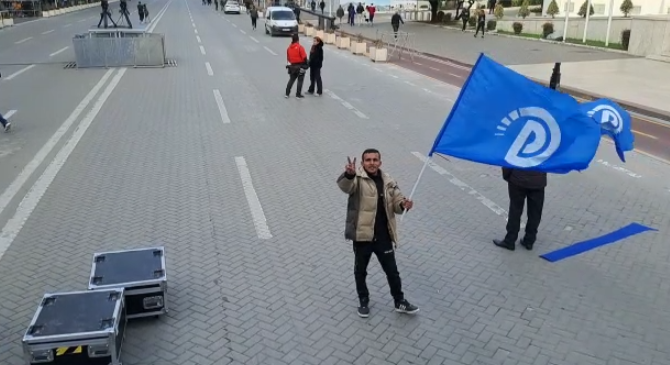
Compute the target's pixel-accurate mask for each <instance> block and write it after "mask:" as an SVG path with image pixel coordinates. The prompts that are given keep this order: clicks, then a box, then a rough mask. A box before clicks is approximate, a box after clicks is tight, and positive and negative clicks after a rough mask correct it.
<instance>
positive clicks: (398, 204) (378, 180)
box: [337, 149, 419, 318]
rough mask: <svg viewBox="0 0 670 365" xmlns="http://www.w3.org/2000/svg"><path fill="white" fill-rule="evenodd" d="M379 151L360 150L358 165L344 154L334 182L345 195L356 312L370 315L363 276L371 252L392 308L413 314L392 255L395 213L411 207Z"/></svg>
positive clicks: (394, 241)
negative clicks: (361, 151)
mask: <svg viewBox="0 0 670 365" xmlns="http://www.w3.org/2000/svg"><path fill="white" fill-rule="evenodd" d="M381 165H382V160H381V154H380V153H379V151H378V150H376V149H367V150H365V151H363V155H362V163H361V167H360V168H357V167H356V158H354V159H353V160H352V159H351V158H347V164H346V165H345V167H344V172H343V173H342V174H341V175H340V176H339V177H338V178H337V185H338V187H339V188H340V190H342V191H343V192H344V193H346V194H348V195H349V199H348V201H347V218H346V226H345V231H344V237H345V238H346V239H347V240H350V241H353V250H354V257H355V258H354V278H355V280H356V292H357V294H358V299H359V307H358V315H359V316H361V317H363V318H366V317H368V316H369V315H370V308H369V304H370V293H369V291H368V287H367V284H366V283H365V279H366V277H367V268H368V264H369V263H370V259H371V258H372V254H375V256H377V260H378V261H379V264H380V265H381V267H382V269H383V270H384V273H385V274H386V279H387V281H388V284H389V287H390V289H391V295H392V296H393V301H394V304H395V310H396V311H397V312H401V313H409V314H414V313H416V312H418V311H419V308H418V307H416V306H414V305H412V304H410V303H409V302H408V301H407V299H405V295H404V294H403V292H402V282H401V280H400V273H398V266H397V264H396V259H395V249H396V247H397V243H398V234H397V231H396V230H397V228H396V227H397V226H396V220H395V216H396V214H402V213H404V212H406V211H408V210H410V209H412V206H413V203H412V201H411V200H409V199H407V198H405V196H404V195H403V194H402V192H401V191H400V188H399V187H398V184H397V183H396V182H395V180H394V179H393V178H392V177H391V176H390V175H389V174H387V173H384V172H382V170H381V169H380V167H381Z"/></svg>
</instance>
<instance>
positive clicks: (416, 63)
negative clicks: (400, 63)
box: [414, 62, 423, 66]
mask: <svg viewBox="0 0 670 365" xmlns="http://www.w3.org/2000/svg"><path fill="white" fill-rule="evenodd" d="M414 64H415V65H419V66H423V64H421V63H418V62H414Z"/></svg>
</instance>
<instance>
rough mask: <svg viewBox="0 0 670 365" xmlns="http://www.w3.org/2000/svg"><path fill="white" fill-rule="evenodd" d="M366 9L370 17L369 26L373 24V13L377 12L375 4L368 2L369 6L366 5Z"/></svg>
mask: <svg viewBox="0 0 670 365" xmlns="http://www.w3.org/2000/svg"><path fill="white" fill-rule="evenodd" d="M367 10H368V16H369V19H370V26H373V25H374V21H375V13H376V12H377V8H375V4H370V6H368V7H367Z"/></svg>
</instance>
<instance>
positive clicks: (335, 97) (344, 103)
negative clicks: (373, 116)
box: [323, 89, 369, 119]
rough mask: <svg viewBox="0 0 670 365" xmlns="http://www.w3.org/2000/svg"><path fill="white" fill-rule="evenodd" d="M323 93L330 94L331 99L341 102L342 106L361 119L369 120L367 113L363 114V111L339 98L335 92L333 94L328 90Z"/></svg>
mask: <svg viewBox="0 0 670 365" xmlns="http://www.w3.org/2000/svg"><path fill="white" fill-rule="evenodd" d="M323 91H324V92H325V93H326V94H328V95H329V96H330V97H331V98H333V99H335V100H337V101H339V102H340V104H342V106H344V107H345V108H347V109H349V110H351V111H352V112H354V114H356V115H357V116H358V117H359V118H361V119H369V118H368V116H367V115H365V113H363V112H362V111H360V110H358V109H356V107H355V106H353V105H351V103H350V102H348V101H345V100H343V99H342V98H340V97H339V96H337V95H336V94H335V93H334V92H332V91H330V90H328V89H326V90H323Z"/></svg>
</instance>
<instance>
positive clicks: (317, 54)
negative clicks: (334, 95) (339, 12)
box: [307, 37, 323, 96]
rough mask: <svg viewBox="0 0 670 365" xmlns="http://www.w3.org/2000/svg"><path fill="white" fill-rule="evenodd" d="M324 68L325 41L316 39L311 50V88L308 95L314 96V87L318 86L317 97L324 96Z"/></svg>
mask: <svg viewBox="0 0 670 365" xmlns="http://www.w3.org/2000/svg"><path fill="white" fill-rule="evenodd" d="M322 66H323V41H322V40H321V38H319V37H314V42H313V43H312V48H311V49H310V50H309V88H308V89H307V93H308V94H311V95H314V86H315V85H316V95H318V96H321V94H323V83H322V81H321V67H322Z"/></svg>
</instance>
